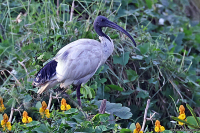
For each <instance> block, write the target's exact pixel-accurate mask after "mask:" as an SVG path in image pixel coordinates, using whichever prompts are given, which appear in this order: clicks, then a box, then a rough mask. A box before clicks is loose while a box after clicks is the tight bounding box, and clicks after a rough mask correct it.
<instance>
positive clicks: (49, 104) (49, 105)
mask: <svg viewBox="0 0 200 133" xmlns="http://www.w3.org/2000/svg"><path fill="white" fill-rule="evenodd" d="M51 101H52V92H51V93H50V98H49V103H48V107H47V109H48V110H50V107H51Z"/></svg>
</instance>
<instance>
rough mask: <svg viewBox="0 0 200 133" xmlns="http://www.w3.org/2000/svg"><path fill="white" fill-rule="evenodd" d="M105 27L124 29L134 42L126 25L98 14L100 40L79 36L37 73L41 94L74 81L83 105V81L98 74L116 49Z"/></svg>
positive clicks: (36, 84)
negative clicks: (103, 29)
mask: <svg viewBox="0 0 200 133" xmlns="http://www.w3.org/2000/svg"><path fill="white" fill-rule="evenodd" d="M102 27H112V28H115V29H117V30H120V31H122V32H123V33H125V34H126V35H127V36H128V37H129V38H130V39H131V40H132V41H133V43H134V44H135V42H134V40H133V38H132V37H131V36H130V34H128V33H127V32H126V31H125V30H124V29H123V28H121V27H119V26H118V25H116V24H115V23H113V22H110V21H109V20H108V19H107V18H106V17H103V16H98V17H97V18H96V20H95V22H94V28H95V31H96V32H97V34H98V35H99V39H100V41H101V42H99V41H96V40H93V39H79V40H77V41H74V42H72V43H70V44H68V45H66V46H65V47H63V48H62V49H60V50H59V51H58V53H57V55H56V56H55V57H54V58H53V60H52V61H50V62H49V63H47V64H46V65H45V66H44V67H43V68H42V69H41V70H40V71H39V72H38V74H37V76H36V78H35V80H34V82H33V84H34V85H35V86H37V87H40V89H39V90H38V93H39V94H41V93H42V92H44V91H45V90H47V89H49V88H52V87H53V86H55V85H57V84H59V83H60V87H62V88H66V87H67V86H68V85H71V84H74V85H76V86H77V99H78V101H79V105H81V102H80V86H81V84H85V83H86V82H87V81H88V80H89V79H90V78H91V77H92V76H93V75H94V74H95V72H96V71H97V69H98V68H99V67H100V66H101V65H102V64H104V63H105V61H106V60H107V59H108V57H109V56H110V55H111V54H112V52H113V49H114V45H113V41H112V40H111V39H110V37H108V36H107V35H106V34H104V33H103V32H102V30H101V28H102Z"/></svg>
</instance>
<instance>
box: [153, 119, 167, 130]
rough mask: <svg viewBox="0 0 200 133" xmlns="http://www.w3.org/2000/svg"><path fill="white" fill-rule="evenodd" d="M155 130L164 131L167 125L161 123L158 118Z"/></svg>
mask: <svg viewBox="0 0 200 133" xmlns="http://www.w3.org/2000/svg"><path fill="white" fill-rule="evenodd" d="M154 130H155V132H163V131H165V127H164V126H161V125H160V121H159V120H156V122H155V128H154Z"/></svg>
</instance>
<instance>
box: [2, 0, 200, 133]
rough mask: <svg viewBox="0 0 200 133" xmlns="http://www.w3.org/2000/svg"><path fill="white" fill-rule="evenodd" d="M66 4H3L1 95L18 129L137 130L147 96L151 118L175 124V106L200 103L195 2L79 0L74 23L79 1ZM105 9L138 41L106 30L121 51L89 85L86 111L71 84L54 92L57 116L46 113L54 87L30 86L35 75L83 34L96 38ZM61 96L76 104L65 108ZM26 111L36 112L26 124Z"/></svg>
mask: <svg viewBox="0 0 200 133" xmlns="http://www.w3.org/2000/svg"><path fill="white" fill-rule="evenodd" d="M59 2H60V3H59V8H58V12H57V3H56V2H54V1H50V0H43V1H37V0H32V1H25V0H15V1H13V0H4V1H2V2H1V3H0V6H1V8H0V18H1V19H0V20H1V25H2V26H1V27H0V30H1V32H0V33H1V35H0V57H1V64H0V71H1V76H0V77H1V80H0V85H1V86H0V95H1V97H3V99H4V105H5V108H6V110H5V111H4V112H5V113H7V114H10V112H11V110H12V109H13V108H14V109H15V111H14V114H13V119H12V125H13V130H12V131H15V132H20V131H24V130H27V132H30V131H36V132H43V131H44V132H45V131H56V132H64V131H66V130H68V131H71V132H74V131H82V132H84V131H91V132H103V131H111V130H112V131H115V132H117V131H120V130H121V132H122V131H128V132H130V131H133V129H134V128H133V126H131V125H135V124H134V123H136V122H139V123H142V121H143V115H144V110H145V107H146V101H147V99H151V103H150V105H149V109H148V112H147V117H150V116H151V115H150V114H153V113H156V114H155V115H154V118H155V119H159V120H161V122H162V125H163V126H164V127H165V128H166V129H170V128H172V127H173V123H170V121H171V119H170V117H169V116H171V115H173V116H177V113H176V112H177V111H176V106H179V105H180V104H183V103H188V104H189V105H190V106H191V107H198V106H200V102H199V97H200V93H199V85H200V80H199V75H198V72H199V70H200V67H199V61H200V55H199V52H200V47H199V43H200V36H199V35H200V32H199V31H200V24H198V23H195V22H194V21H192V20H191V19H189V18H187V17H186V16H185V9H186V7H187V6H190V3H189V1H188V0H184V2H182V3H180V2H179V1H176V0H174V1H168V0H143V1H136V0H134V1H127V0H117V1H113V0H112V1H109V0H108V1H104V0H101V1H96V0H94V1H89V0H87V1H79V0H77V1H75V9H74V14H73V18H72V20H71V21H70V10H71V3H72V0H63V1H62V0H60V1H59ZM100 14H101V15H104V16H106V17H108V18H109V20H111V21H114V22H115V23H117V24H118V25H120V26H121V27H123V28H125V29H126V30H127V31H129V33H130V34H131V35H132V36H134V38H135V40H136V43H137V47H136V48H135V47H134V46H133V44H132V43H131V41H130V40H129V39H127V37H126V36H124V35H122V34H120V33H117V32H116V31H115V30H112V29H109V30H108V28H105V29H103V30H104V31H105V33H106V34H107V35H108V36H110V37H111V38H112V39H113V41H114V44H115V50H114V52H113V55H112V56H111V57H110V58H109V59H108V61H107V62H106V64H105V65H103V66H102V67H101V68H100V69H99V70H98V71H97V72H96V74H95V75H94V76H93V78H92V79H91V80H90V81H89V82H88V83H87V84H86V85H84V86H82V88H81V93H82V103H83V111H82V110H77V109H76V108H78V107H77V104H76V102H75V101H76V99H75V98H74V96H75V91H74V89H73V86H70V87H69V89H68V90H67V91H66V93H65V92H64V93H62V94H58V93H56V92H52V91H50V92H51V93H53V97H54V98H53V100H52V103H51V106H50V112H51V118H49V119H47V118H44V119H41V118H40V115H39V108H40V107H41V106H42V105H41V101H43V100H44V101H48V100H49V92H45V93H44V94H42V95H41V96H38V95H37V94H36V92H37V88H34V87H33V86H32V85H31V84H32V80H33V78H34V77H35V76H34V75H35V74H36V73H37V72H38V71H39V70H40V69H41V68H42V67H43V66H44V65H45V64H46V63H47V62H48V61H50V60H51V58H53V57H54V55H55V54H56V53H57V52H58V50H59V49H61V48H62V47H63V46H65V45H67V44H68V43H70V42H72V41H74V40H77V39H80V38H91V39H95V40H97V39H98V36H97V34H96V33H95V31H94V29H93V25H92V24H93V21H94V19H95V18H96V16H98V15H100ZM163 21H164V22H163ZM54 89H55V88H54ZM61 97H65V98H66V99H67V103H69V104H70V105H71V106H72V109H70V110H68V111H65V112H61V111H60V110H59V109H60V102H59V100H60V98H61ZM102 99H107V100H108V101H109V102H107V105H108V108H107V111H108V112H107V113H105V114H98V113H97V109H98V108H99V107H98V106H99V105H100V103H99V102H100V100H102ZM124 106H126V107H124ZM109 107H110V108H111V107H112V108H111V109H109ZM24 110H27V112H28V114H29V116H30V117H32V118H33V121H32V122H31V123H28V124H26V125H23V124H22V123H20V122H21V119H22V116H21V115H20V114H21V112H23V111H24ZM163 110H164V111H163ZM197 110H198V109H197ZM124 112H127V113H126V115H124V114H123V113H124ZM187 113H189V112H186V115H187ZM2 119H3V115H1V117H0V120H2ZM109 120H113V121H112V122H111V121H109ZM146 125H149V126H148V128H146V131H153V130H154V125H153V124H152V123H151V121H147V122H146ZM121 128H122V129H121ZM125 128H126V129H125ZM2 130H3V129H2ZM24 132H26V131H24Z"/></svg>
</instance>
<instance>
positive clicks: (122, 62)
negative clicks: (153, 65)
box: [113, 52, 130, 66]
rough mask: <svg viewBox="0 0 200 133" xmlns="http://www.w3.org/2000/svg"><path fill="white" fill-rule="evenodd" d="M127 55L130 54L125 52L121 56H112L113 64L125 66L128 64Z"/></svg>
mask: <svg viewBox="0 0 200 133" xmlns="http://www.w3.org/2000/svg"><path fill="white" fill-rule="evenodd" d="M129 54H130V53H129V52H125V53H124V54H122V55H121V56H117V55H114V56H113V63H114V64H120V65H123V66H125V65H126V64H127V63H128V60H129Z"/></svg>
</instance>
